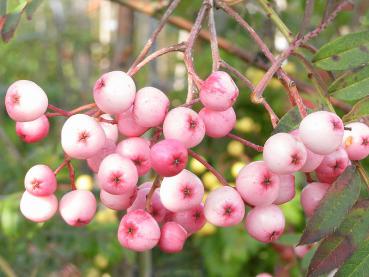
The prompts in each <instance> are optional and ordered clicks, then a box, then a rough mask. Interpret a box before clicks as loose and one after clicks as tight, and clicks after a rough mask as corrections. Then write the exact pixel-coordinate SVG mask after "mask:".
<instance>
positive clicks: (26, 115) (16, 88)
mask: <svg viewBox="0 0 369 277" xmlns="http://www.w3.org/2000/svg"><path fill="white" fill-rule="evenodd" d="M48 104H49V102H48V99H47V95H46V93H45V92H44V91H43V89H42V88H40V87H39V86H38V85H37V84H35V83H34V82H32V81H27V80H19V81H16V82H14V83H13V84H12V85H11V86H10V87H9V88H8V90H7V92H6V95H5V108H6V111H7V112H8V115H9V116H10V117H11V119H13V120H15V121H20V122H24V121H32V120H35V119H37V118H39V117H40V116H42V115H43V114H44V113H45V112H46V110H47V106H48Z"/></svg>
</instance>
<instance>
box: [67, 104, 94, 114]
mask: <svg viewBox="0 0 369 277" xmlns="http://www.w3.org/2000/svg"><path fill="white" fill-rule="evenodd" d="M93 108H96V104H95V103H89V104H86V105H83V106H80V107H78V108H75V109H74V110H71V111H69V113H70V114H77V113H80V112H82V111H85V110H90V109H93Z"/></svg>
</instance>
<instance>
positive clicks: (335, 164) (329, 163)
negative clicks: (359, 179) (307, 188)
mask: <svg viewBox="0 0 369 277" xmlns="http://www.w3.org/2000/svg"><path fill="white" fill-rule="evenodd" d="M348 164H349V158H348V156H347V153H346V151H345V150H344V149H343V148H342V147H339V148H338V149H337V150H336V151H334V152H332V153H330V154H329V155H327V156H325V157H324V159H323V161H322V162H321V164H320V165H319V166H318V168H317V169H316V173H317V175H318V177H319V180H321V181H324V182H328V183H331V181H332V180H333V181H334V180H335V179H337V178H338V177H339V176H340V175H341V174H342V173H343V172H344V171H345V169H346V167H347V166H348Z"/></svg>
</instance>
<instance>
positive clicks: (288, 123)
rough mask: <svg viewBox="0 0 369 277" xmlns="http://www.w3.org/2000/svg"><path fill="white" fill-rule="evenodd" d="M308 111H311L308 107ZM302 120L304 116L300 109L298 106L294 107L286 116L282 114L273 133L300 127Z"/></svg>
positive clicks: (286, 131)
mask: <svg viewBox="0 0 369 277" xmlns="http://www.w3.org/2000/svg"><path fill="white" fill-rule="evenodd" d="M307 112H308V113H311V110H309V109H307ZM301 120H302V118H301V115H300V113H299V109H298V108H297V107H293V108H292V109H290V110H289V111H288V112H287V113H286V114H285V115H284V116H282V118H281V119H280V120H279V122H278V125H277V127H276V128H275V129H274V130H273V133H272V134H276V133H281V132H285V133H288V132H291V131H293V130H295V129H297V128H298V127H299V125H300V122H301Z"/></svg>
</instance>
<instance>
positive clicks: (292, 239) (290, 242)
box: [277, 233, 301, 246]
mask: <svg viewBox="0 0 369 277" xmlns="http://www.w3.org/2000/svg"><path fill="white" fill-rule="evenodd" d="M300 237H301V234H296V233H289V234H284V235H282V236H281V237H280V238H279V239H278V241H277V243H279V244H282V245H286V246H295V245H297V244H298V242H299V239H300Z"/></svg>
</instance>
